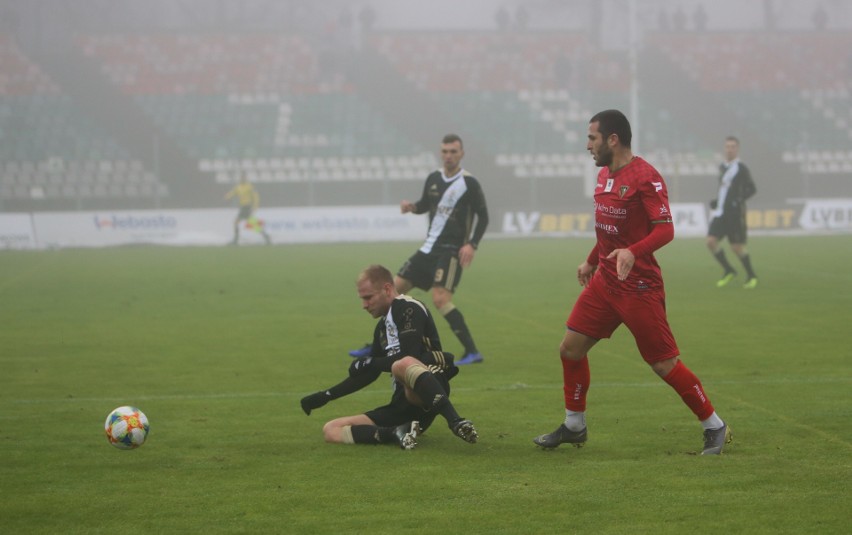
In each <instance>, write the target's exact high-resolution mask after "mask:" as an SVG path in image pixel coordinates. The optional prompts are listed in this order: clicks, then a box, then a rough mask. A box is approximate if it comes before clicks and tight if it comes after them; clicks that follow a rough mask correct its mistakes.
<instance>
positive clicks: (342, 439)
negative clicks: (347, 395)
mask: <svg viewBox="0 0 852 535" xmlns="http://www.w3.org/2000/svg"><path fill="white" fill-rule="evenodd" d="M322 436H323V438H324V439H325V441H326V442H329V443H332V444H354V443H355V440H354V439H353V438H352V426H349V425H344V426H340V425H336V424H335V423H334V421H331V422H327V423H326V424H325V425H324V426H322Z"/></svg>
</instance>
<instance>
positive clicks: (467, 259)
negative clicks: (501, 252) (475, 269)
mask: <svg viewBox="0 0 852 535" xmlns="http://www.w3.org/2000/svg"><path fill="white" fill-rule="evenodd" d="M475 254H476V249H474V248H473V245H471V244H469V243H466V244H464V245H462V246H461V249H459V265H460V266H461V267H462V268H466V267H467V266H469V265H470V263H471V262H473V255H475Z"/></svg>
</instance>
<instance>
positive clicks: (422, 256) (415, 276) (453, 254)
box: [397, 247, 462, 292]
mask: <svg viewBox="0 0 852 535" xmlns="http://www.w3.org/2000/svg"><path fill="white" fill-rule="evenodd" d="M397 275H398V276H399V277H402V278H403V279H406V280H408V281H411V284H412V285H414V287H415V288H420V289H421V290H427V291H428V290H430V289H432V287H433V286H440V287H442V288H446V289H447V290H449V291H451V292H455V291H456V287H457V286H458V285H459V282H460V281H461V276H462V268H461V266H460V265H459V250H458V249H456V248H454V247H452V248H446V249H436V250H433V251H432V252H431V253H429V254H426V253H424V252H423V251H417V252H416V253H414V255H413V256H412V257H411V258H409V259H408V260H406V261H405V264H403V265H402V267H401V268H399V272H397Z"/></svg>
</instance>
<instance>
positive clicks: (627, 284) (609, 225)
mask: <svg viewBox="0 0 852 535" xmlns="http://www.w3.org/2000/svg"><path fill="white" fill-rule="evenodd" d="M652 233H653V235H652ZM595 234H596V235H597V239H598V241H597V244H596V245H595V248H594V249H593V250H592V252H591V253H590V254H589V257H588V259H587V260H588V262H589V263H590V264H592V265H597V266H598V271H597V273H596V275H595V276H598V277H603V282H605V283H606V287H607V288H608V289H609V290H610V291H612V292H616V293H625V292H631V293H632V292H639V291H643V290H649V289H663V277H662V273H661V272H660V265H659V264H657V260H656V259H655V258H654V251H656V250H657V249H659V248H660V247H662V246H663V245H665V244H666V243H668V242H669V241H671V239H672V238H673V237H674V225H673V223H672V217H671V210H670V209H669V195H668V192H667V190H666V183H665V181H663V177H662V176H660V173H658V172H657V170H656V169H654V167H653V166H651V164H649V163H648V162H646V161H645V160H643V159H642V158H639V157H638V156H636V157H634V158H633V159H632V160H631V161H630V163H628V164H627V165H625V166H624V167H622V168H621V169H619V170H617V171H615V172H614V173H610V170H609V168H608V167H604V168H602V169H601V171H600V173H598V182H597V185H596V186H595ZM615 249H630V251H631V252H632V253H633V255H634V256H635V257H636V262H635V263H634V264H633V269H631V270H630V273H629V274H628V276H627V279H625V280H623V281H620V280H618V275H617V273H616V260H615V258H611V259H609V260H607V258H606V257H607V255H609V254H610V253H611V252H612V251H613V250H615Z"/></svg>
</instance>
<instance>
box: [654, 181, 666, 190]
mask: <svg viewBox="0 0 852 535" xmlns="http://www.w3.org/2000/svg"><path fill="white" fill-rule="evenodd" d="M651 184H653V185H654V191H662V189H663V183H662V182H651Z"/></svg>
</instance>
